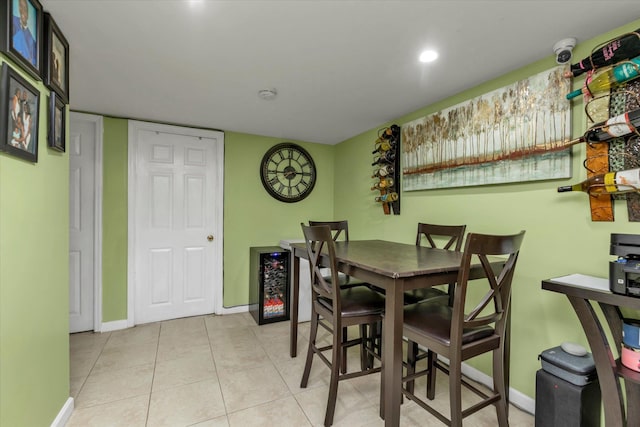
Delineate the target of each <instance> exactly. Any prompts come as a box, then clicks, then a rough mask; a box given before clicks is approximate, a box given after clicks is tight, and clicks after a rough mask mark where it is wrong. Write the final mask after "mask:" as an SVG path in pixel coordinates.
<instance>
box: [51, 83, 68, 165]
mask: <svg viewBox="0 0 640 427" xmlns="http://www.w3.org/2000/svg"><path fill="white" fill-rule="evenodd" d="M66 122H67V112H66V108H65V103H64V102H63V101H62V100H61V99H60V97H59V96H58V94H57V93H55V92H53V91H51V94H50V95H49V121H48V134H47V142H48V145H49V148H52V149H54V150H58V151H62V152H63V153H64V152H65V150H66V142H65V141H66V136H67V135H66V126H65V124H66Z"/></svg>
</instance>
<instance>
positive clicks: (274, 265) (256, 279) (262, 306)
mask: <svg viewBox="0 0 640 427" xmlns="http://www.w3.org/2000/svg"><path fill="white" fill-rule="evenodd" d="M289 258H290V257H289V251H288V250H285V249H282V248H281V247H279V246H261V247H252V248H250V257H249V266H250V267H249V268H250V272H249V312H250V313H251V315H252V316H253V318H254V319H255V321H256V323H257V324H258V325H263V324H265V323H273V322H280V321H282V320H289V312H290V304H289V283H290V277H291V273H290V264H289Z"/></svg>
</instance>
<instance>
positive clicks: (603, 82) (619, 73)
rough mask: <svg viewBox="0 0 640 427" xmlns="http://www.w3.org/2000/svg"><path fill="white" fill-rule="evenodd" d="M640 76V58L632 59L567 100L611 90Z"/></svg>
mask: <svg viewBox="0 0 640 427" xmlns="http://www.w3.org/2000/svg"><path fill="white" fill-rule="evenodd" d="M639 74H640V56H636V57H635V58H633V59H631V60H630V62H623V63H622V64H620V65H616V66H615V67H613V68H611V69H609V70H607V71H605V72H603V73H601V74H599V75H598V76H597V77H596V78H594V79H593V80H592V81H591V82H590V83H588V84H587V87H584V88H582V89H578V90H574V91H573V92H571V93H569V94H567V99H573V98H575V97H576V96H578V95H581V94H583V93H589V92H591V93H594V92H602V91H605V90H609V89H611V87H613V86H615V85H618V84H620V83H624V82H627V81H629V80H631V79H634V78H636V77H638V75H639Z"/></svg>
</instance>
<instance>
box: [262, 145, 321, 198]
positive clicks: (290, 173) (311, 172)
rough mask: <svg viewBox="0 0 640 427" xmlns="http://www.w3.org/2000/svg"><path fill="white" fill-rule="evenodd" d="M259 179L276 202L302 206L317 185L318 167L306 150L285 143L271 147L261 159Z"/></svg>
mask: <svg viewBox="0 0 640 427" xmlns="http://www.w3.org/2000/svg"><path fill="white" fill-rule="evenodd" d="M260 179H261V180H262V185H264V188H265V189H266V190H267V192H268V193H269V194H271V196H273V197H274V198H276V199H278V200H280V201H281V202H287V203H293V202H299V201H300V200H302V199H304V198H305V197H307V196H308V195H309V194H310V193H311V190H313V186H314V185H315V184H316V165H315V163H313V159H312V158H311V156H310V155H309V153H307V151H306V150H305V149H304V148H302V147H300V146H299V145H297V144H293V143H291V142H283V143H281V144H277V145H274V146H273V147H271V148H270V149H269V150H268V151H267V152H266V153H265V154H264V157H262V163H261V164H260Z"/></svg>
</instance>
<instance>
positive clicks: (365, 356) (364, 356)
mask: <svg viewBox="0 0 640 427" xmlns="http://www.w3.org/2000/svg"><path fill="white" fill-rule="evenodd" d="M367 343H368V340H367V325H365V324H362V325H360V370H361V371H366V370H367V369H369V353H368V352H367Z"/></svg>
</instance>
